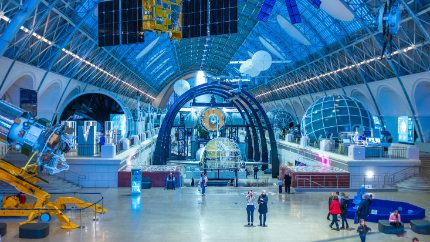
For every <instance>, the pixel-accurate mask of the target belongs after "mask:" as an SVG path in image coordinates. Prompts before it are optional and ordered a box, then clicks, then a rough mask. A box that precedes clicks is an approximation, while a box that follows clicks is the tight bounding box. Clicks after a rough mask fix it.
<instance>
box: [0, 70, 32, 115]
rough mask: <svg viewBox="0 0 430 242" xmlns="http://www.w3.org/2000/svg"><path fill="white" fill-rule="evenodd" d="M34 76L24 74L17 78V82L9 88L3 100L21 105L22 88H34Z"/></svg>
mask: <svg viewBox="0 0 430 242" xmlns="http://www.w3.org/2000/svg"><path fill="white" fill-rule="evenodd" d="M34 83H35V80H33V77H31V76H30V75H24V76H21V77H20V78H18V79H16V80H15V82H13V84H12V85H11V86H10V87H9V88H8V89H7V91H6V92H5V94H4V95H3V97H2V100H6V101H8V102H10V103H12V104H13V105H15V106H17V107H19V106H20V88H25V89H30V90H34Z"/></svg>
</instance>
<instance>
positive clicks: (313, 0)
mask: <svg viewBox="0 0 430 242" xmlns="http://www.w3.org/2000/svg"><path fill="white" fill-rule="evenodd" d="M308 2H310V3H311V4H312V6H314V7H315V8H316V9H319V8H320V5H321V1H320V0H308Z"/></svg>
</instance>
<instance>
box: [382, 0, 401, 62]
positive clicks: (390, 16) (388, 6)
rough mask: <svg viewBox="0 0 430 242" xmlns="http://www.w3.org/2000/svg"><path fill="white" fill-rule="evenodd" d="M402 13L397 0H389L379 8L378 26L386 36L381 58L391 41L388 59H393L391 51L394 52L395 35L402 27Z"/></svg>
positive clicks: (384, 36)
mask: <svg viewBox="0 0 430 242" xmlns="http://www.w3.org/2000/svg"><path fill="white" fill-rule="evenodd" d="M401 15H402V10H401V9H400V3H399V2H398V1H397V0H388V1H386V2H385V4H384V5H383V6H381V8H380V9H379V16H378V28H379V31H382V36H383V38H384V46H383V47H382V53H381V58H382V57H383V56H384V53H385V50H386V48H387V45H388V43H390V50H389V51H388V53H387V59H391V53H392V52H393V36H394V35H397V31H398V30H399V28H400V20H401Z"/></svg>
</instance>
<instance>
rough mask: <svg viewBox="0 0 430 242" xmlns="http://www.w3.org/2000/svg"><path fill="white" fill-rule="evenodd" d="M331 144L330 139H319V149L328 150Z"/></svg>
mask: <svg viewBox="0 0 430 242" xmlns="http://www.w3.org/2000/svg"><path fill="white" fill-rule="evenodd" d="M331 145H332V143H331V141H330V140H321V141H320V150H322V151H330V148H331Z"/></svg>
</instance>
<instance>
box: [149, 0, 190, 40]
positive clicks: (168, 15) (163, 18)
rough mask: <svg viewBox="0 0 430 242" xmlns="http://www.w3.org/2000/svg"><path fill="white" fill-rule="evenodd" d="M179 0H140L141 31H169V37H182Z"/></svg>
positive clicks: (178, 38) (179, 38)
mask: <svg viewBox="0 0 430 242" xmlns="http://www.w3.org/2000/svg"><path fill="white" fill-rule="evenodd" d="M180 3H181V0H170V1H169V0H142V5H143V24H142V29H143V31H154V32H164V33H166V32H167V33H169V37H170V39H177V40H181V39H182V29H181V26H182V13H181V6H180Z"/></svg>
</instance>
